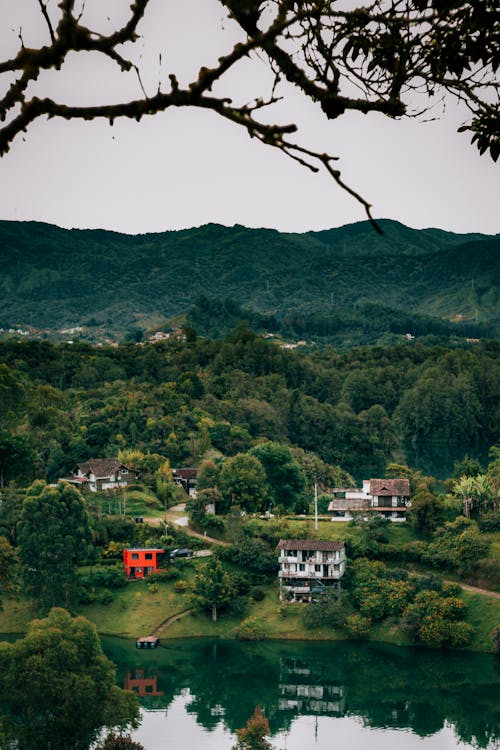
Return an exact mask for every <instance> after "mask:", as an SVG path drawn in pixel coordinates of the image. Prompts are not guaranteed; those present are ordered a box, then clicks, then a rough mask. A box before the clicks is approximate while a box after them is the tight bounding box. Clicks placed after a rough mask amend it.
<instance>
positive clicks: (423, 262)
mask: <svg viewBox="0 0 500 750" xmlns="http://www.w3.org/2000/svg"><path fill="white" fill-rule="evenodd" d="M381 225H382V227H383V230H384V234H383V235H382V236H379V235H377V234H376V233H375V232H374V231H373V229H372V228H371V226H370V225H369V223H368V222H360V223H357V224H352V225H348V226H345V227H340V228H338V229H331V230H327V231H322V232H309V233H306V234H284V233H280V232H277V231H275V230H268V229H247V228H245V227H241V226H234V227H223V226H219V225H215V224H210V225H206V226H203V227H199V228H195V229H188V230H182V231H172V232H164V233H160V234H145V235H138V236H129V235H124V234H119V233H116V232H109V231H104V230H75V229H73V230H65V229H60V228H58V227H55V226H51V225H49V224H41V223H35V222H7V221H4V222H0V326H3V327H4V328H8V327H11V326H13V325H16V324H17V325H21V326H34V327H36V328H39V329H40V328H50V329H54V330H57V329H61V328H63V327H68V326H75V325H78V324H82V325H90V326H93V327H94V328H95V327H96V326H100V327H101V328H102V329H104V330H106V331H107V332H113V333H114V334H120V333H121V334H124V333H125V332H126V331H127V330H130V329H131V328H134V327H136V328H140V329H144V330H146V329H150V328H153V327H159V326H161V325H163V324H164V323H166V322H167V321H168V320H169V319H170V318H172V317H173V316H175V315H178V314H185V313H187V312H188V311H189V310H190V308H192V307H193V305H195V303H196V301H197V300H198V301H199V298H200V297H203V298H204V299H205V303H204V304H205V307H206V306H207V299H208V300H211V299H213V298H218V300H222V301H224V300H226V301H227V300H232V301H234V302H235V303H237V304H238V305H242V306H243V307H244V308H246V309H248V310H251V311H256V312H257V313H260V314H261V315H265V316H268V317H269V316H273V317H274V323H275V327H277V329H278V330H280V329H281V332H283V331H285V332H288V333H289V334H291V335H301V336H305V337H307V336H308V335H314V336H321V335H323V336H326V337H330V339H331V340H335V337H337V338H338V337H340V339H342V337H344V338H345V339H347V340H348V339H349V337H351V338H352V343H372V342H371V341H369V331H370V330H371V329H373V325H374V321H378V323H377V324H376V325H375V329H374V333H373V343H374V342H375V341H378V340H379V339H380V337H381V336H383V334H384V333H385V332H389V333H390V332H391V331H392V332H397V333H399V334H400V333H403V332H404V331H405V330H410V332H411V328H410V324H411V321H412V320H413V321H417V323H419V324H420V327H421V329H422V330H421V331H420V333H422V332H424V333H432V332H437V333H447V332H448V333H453V331H452V329H453V328H454V327H453V325H452V324H451V323H446V324H443V325H444V326H445V327H444V329H442V330H441V329H440V328H439V326H438V329H437V330H436V331H434V329H433V325H434V323H435V322H436V321H461V322H462V328H461V332H460V331H459V335H465V336H473V335H477V336H478V337H479V336H483V335H484V336H495V335H498V329H497V325H498V320H499V317H500V316H499V299H498V294H497V291H496V280H497V279H498V278H499V275H500V268H499V266H500V253H499V250H500V236H498V235H497V236H495V237H489V236H484V235H479V234H467V235H458V234H453V233H450V232H445V231H442V230H437V229H426V230H415V229H410V228H408V227H405V226H404V225H402V224H399V223H397V222H394V221H389V220H385V221H382V222H381ZM208 307H209V308H210V304H209V305H208ZM216 307H217V306H215V308H216ZM202 308H203V305H202ZM202 317H203V315H200V309H198V318H202ZM221 317H222V318H223V317H224V316H221ZM194 318H195V319H196V309H195V315H194ZM433 321H434V323H433ZM464 321H466V322H468V323H467V325H468V327H464V325H463V322H464ZM212 323H213V324H214V325H215V327H217V315H216V314H215V313H214V314H213V315H212ZM370 326H371V328H370ZM417 327H418V326H417ZM441 328H442V326H441ZM384 329H385V330H384ZM457 330H458V329H457ZM360 331H361V334H360V333H359V332H360ZM210 333H211V334H212V335H214V334H216V333H217V331H216V330H215V331H214V330H211V331H210ZM418 333H419V332H418V331H417V334H418Z"/></svg>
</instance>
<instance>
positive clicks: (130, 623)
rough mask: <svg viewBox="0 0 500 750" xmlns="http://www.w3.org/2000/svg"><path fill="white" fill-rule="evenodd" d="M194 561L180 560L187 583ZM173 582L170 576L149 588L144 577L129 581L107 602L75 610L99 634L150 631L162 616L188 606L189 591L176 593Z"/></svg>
mask: <svg viewBox="0 0 500 750" xmlns="http://www.w3.org/2000/svg"><path fill="white" fill-rule="evenodd" d="M200 562H201V561H200ZM197 565H198V561H194V560H193V561H190V562H189V563H188V564H182V563H181V564H180V565H179V568H180V569H181V578H182V580H185V581H186V582H187V583H188V584H189V582H190V581H191V580H192V579H193V577H194V575H195V574H196V568H197ZM174 583H175V581H174V580H172V581H166V582H163V583H159V584H158V590H157V591H150V590H149V582H148V581H147V580H146V581H133V582H131V583H129V584H127V586H125V587H124V588H122V589H117V590H115V592H114V593H115V598H114V600H113V601H112V602H111V603H110V604H90V605H85V606H81V607H79V609H78V614H81V615H84V617H87V618H88V619H89V620H91V621H92V622H93V623H95V625H96V626H97V629H98V631H99V633H101V634H103V635H119V636H123V637H127V638H138V637H140V636H143V635H150V634H151V633H152V631H153V630H154V629H155V628H156V627H158V625H159V624H160V623H161V622H163V620H166V619H167V618H168V617H171V616H172V615H175V614H177V613H178V612H182V611H183V610H185V609H188V608H189V607H190V606H192V604H191V597H190V595H189V593H187V592H184V593H177V592H176V591H175V590H174Z"/></svg>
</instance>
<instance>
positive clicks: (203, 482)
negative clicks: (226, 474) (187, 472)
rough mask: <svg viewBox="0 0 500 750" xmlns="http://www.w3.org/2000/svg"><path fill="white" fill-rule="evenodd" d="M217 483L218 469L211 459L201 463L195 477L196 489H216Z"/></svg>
mask: <svg viewBox="0 0 500 750" xmlns="http://www.w3.org/2000/svg"><path fill="white" fill-rule="evenodd" d="M218 482H219V467H218V466H217V464H216V463H215V462H214V461H212V460H211V459H206V460H205V461H202V462H201V464H200V465H199V467H198V473H197V475H196V489H197V491H198V490H206V489H209V488H211V487H217V484H218Z"/></svg>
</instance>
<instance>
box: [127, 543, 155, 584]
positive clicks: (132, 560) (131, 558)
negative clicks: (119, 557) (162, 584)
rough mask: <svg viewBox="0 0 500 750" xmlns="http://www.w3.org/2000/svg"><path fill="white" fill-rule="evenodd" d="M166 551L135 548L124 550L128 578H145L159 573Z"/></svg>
mask: <svg viewBox="0 0 500 750" xmlns="http://www.w3.org/2000/svg"><path fill="white" fill-rule="evenodd" d="M164 553H165V550H164V549H153V548H151V547H133V548H131V549H124V550H123V564H124V565H125V571H126V573H127V578H145V577H146V576H148V575H150V574H151V573H157V572H158V569H159V563H160V559H161V556H162V555H163V554H164Z"/></svg>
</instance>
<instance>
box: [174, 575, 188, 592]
mask: <svg viewBox="0 0 500 750" xmlns="http://www.w3.org/2000/svg"><path fill="white" fill-rule="evenodd" d="M186 589H187V582H186V581H185V580H184V579H183V578H180V579H179V580H178V581H176V582H175V583H174V591H175V592H176V593H177V594H183V593H184V591H186Z"/></svg>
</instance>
